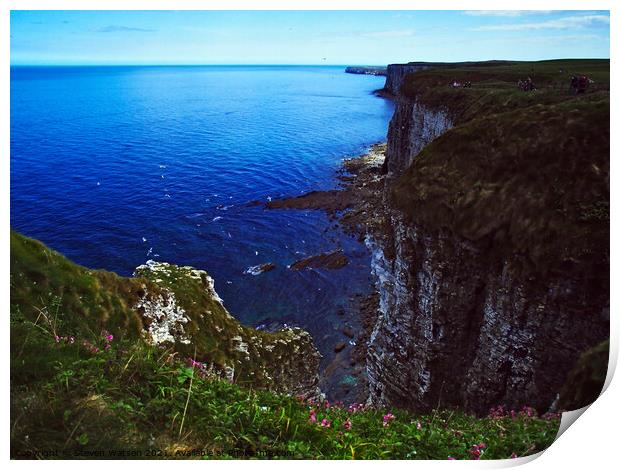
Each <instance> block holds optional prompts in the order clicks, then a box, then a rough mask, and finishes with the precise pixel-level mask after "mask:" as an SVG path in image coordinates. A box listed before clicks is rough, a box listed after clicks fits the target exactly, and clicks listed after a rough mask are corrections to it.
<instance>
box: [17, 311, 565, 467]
mask: <svg viewBox="0 0 620 470" xmlns="http://www.w3.org/2000/svg"><path fill="white" fill-rule="evenodd" d="M11 335H12V340H11V354H12V360H11V455H12V457H13V458H24V457H30V458H32V457H36V458H87V457H88V458H113V457H114V456H113V455H111V454H110V452H111V451H120V450H122V451H125V452H127V454H124V456H123V457H125V458H126V457H131V456H133V457H138V458H139V457H141V458H309V459H315V458H316V459H319V458H320V459H351V458H356V459H364V458H366V459H371V458H382V459H390V458H399V459H447V458H449V457H453V458H457V459H470V458H472V454H471V453H470V451H472V447H473V446H474V445H479V444H481V443H484V444H485V449H483V452H482V455H481V458H482V459H502V458H509V457H510V456H511V455H512V454H513V453H514V454H516V455H518V456H523V455H528V454H531V453H535V452H538V451H540V450H543V449H545V448H546V447H547V446H549V445H550V444H551V443H552V441H553V439H554V437H555V435H556V433H557V429H558V425H559V420H558V418H557V417H545V418H544V419H543V418H538V417H535V416H527V414H525V413H521V414H519V413H517V414H515V416H514V417H511V416H510V415H506V416H502V417H495V418H491V417H486V418H476V417H473V416H469V415H467V414H464V413H462V412H459V411H449V410H443V411H437V412H435V413H433V414H430V415H424V416H418V415H414V414H410V413H407V412H404V411H400V410H389V411H390V412H391V413H393V414H394V416H395V418H394V419H393V420H391V421H390V422H389V425H388V426H384V425H383V421H384V419H383V417H384V415H385V414H386V413H387V410H380V409H363V410H360V411H357V412H354V413H350V412H349V411H348V410H347V408H346V407H340V406H338V405H332V406H331V407H329V408H326V406H325V402H323V403H322V404H317V403H313V402H307V401H303V400H302V399H299V398H294V397H291V396H288V395H282V394H275V393H271V392H266V391H256V390H251V389H248V388H244V387H240V386H237V385H234V384H230V383H228V382H225V381H222V380H219V379H217V378H215V377H212V376H210V375H209V374H202V373H198V371H197V369H194V368H192V367H189V366H188V365H187V363H185V362H183V361H181V360H180V359H179V358H178V356H177V355H175V354H174V352H173V351H172V349H164V348H155V347H152V346H148V345H146V344H144V343H143V342H141V341H135V340H134V341H132V340H129V339H124V340H121V341H117V340H116V339H114V340H113V341H112V342H111V343H110V344H111V347H110V348H109V349H107V350H106V349H104V347H103V346H104V345H105V344H106V341H105V340H104V339H103V338H99V339H97V338H89V340H90V341H92V342H93V343H95V344H98V345H99V346H100V351H99V352H97V353H93V352H90V351H89V349H88V348H85V347H84V346H82V344H81V342H82V338H75V342H74V344H69V343H68V342H65V341H62V340H61V341H60V342H59V343H56V342H55V340H54V338H53V335H52V333H51V331H47V330H46V329H45V328H42V327H40V326H38V325H35V324H34V323H33V322H31V321H29V320H27V319H25V318H23V316H20V315H13V317H12V319H11ZM311 409H314V410H315V412H316V415H317V419H318V421H317V423H312V422H310V420H309V417H310V414H309V413H310V410H311ZM323 419H327V420H329V422H330V427H328V428H327V427H322V426H321V425H320V423H321V421H322V420H323ZM346 420H350V422H351V428H350V429H348V430H347V429H345V428H344V423H345V422H346ZM418 423H419V424H418Z"/></svg>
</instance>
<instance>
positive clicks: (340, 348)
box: [334, 342, 347, 353]
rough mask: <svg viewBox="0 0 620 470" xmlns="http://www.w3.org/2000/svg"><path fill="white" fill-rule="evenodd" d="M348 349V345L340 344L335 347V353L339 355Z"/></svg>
mask: <svg viewBox="0 0 620 470" xmlns="http://www.w3.org/2000/svg"><path fill="white" fill-rule="evenodd" d="M346 347H347V343H342V342H340V343H338V344H337V345H336V346H334V352H337V353H338V352H340V351H342V350H343V349H344V348H346Z"/></svg>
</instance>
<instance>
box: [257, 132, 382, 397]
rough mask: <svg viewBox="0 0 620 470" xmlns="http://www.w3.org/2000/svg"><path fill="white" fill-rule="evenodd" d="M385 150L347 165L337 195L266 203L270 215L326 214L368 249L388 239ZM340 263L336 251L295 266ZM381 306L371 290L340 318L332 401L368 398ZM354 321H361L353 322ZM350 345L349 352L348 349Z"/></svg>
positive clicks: (327, 388)
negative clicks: (370, 353)
mask: <svg viewBox="0 0 620 470" xmlns="http://www.w3.org/2000/svg"><path fill="white" fill-rule="evenodd" d="M386 148H387V144H386V143H376V144H373V145H372V146H371V147H370V149H369V150H368V152H366V153H364V154H362V155H360V156H357V157H352V158H349V159H346V160H344V161H343V163H342V166H341V168H340V169H339V170H338V173H337V175H336V179H337V180H338V181H339V186H338V188H337V189H332V190H327V191H311V192H308V193H305V194H302V195H301V196H297V197H291V198H283V199H274V200H272V201H269V202H268V203H266V204H265V207H266V208H267V209H270V210H276V209H299V210H322V211H325V212H326V213H327V214H328V215H329V216H330V217H331V218H333V219H334V220H335V221H336V222H337V224H338V225H339V226H340V227H341V228H342V230H343V231H344V232H345V233H347V234H349V235H351V236H355V237H356V238H357V239H358V240H359V241H360V242H361V243H365V244H366V246H369V244H368V243H367V240H368V236H369V234H370V235H371V236H372V237H373V238H381V237H384V236H386V233H385V231H384V227H385V224H386V222H387V221H386V220H385V217H384V215H383V214H385V211H384V210H382V208H383V188H384V180H385V175H384V172H383V167H384V161H385V151H386ZM342 257H344V254H342V253H341V252H338V251H336V252H332V253H328V254H321V255H317V256H315V257H312V258H309V259H308V260H301V261H298V262H297V263H296V264H300V263H302V262H304V261H308V263H304V264H309V265H310V266H312V264H311V262H312V261H313V260H316V259H317V258H318V259H319V260H321V261H324V259H323V258H326V259H328V260H333V262H334V263H333V264H334V265H335V266H339V265H340V264H342V263H344V260H343V258H342ZM345 259H346V258H345ZM292 267H293V266H291V268H292ZM302 267H305V265H304V266H302ZM322 267H330V265H329V264H328V265H327V266H322ZM332 267H333V266H332ZM298 269H300V267H298ZM378 302H379V293H378V292H377V291H376V289H375V288H374V286H373V290H372V292H371V293H370V294H368V295H365V296H363V295H359V296H356V297H355V298H353V299H351V308H350V309H348V310H347V311H346V312H345V310H344V309H343V310H342V311H340V312H338V314H339V316H341V317H342V318H343V326H342V328H341V333H342V334H343V340H342V341H341V342H339V343H337V344H336V346H335V347H334V352H335V356H334V358H333V360H332V361H331V362H330V363H329V364H328V365H327V366H326V367H325V370H324V371H323V374H322V377H321V389H322V390H323V391H324V392H327V394H328V396H330V397H331V399H332V400H342V401H347V402H365V401H366V400H367V398H368V380H367V376H366V354H367V343H368V341H369V339H370V334H371V332H372V329H373V327H374V325H375V323H376V318H377V310H378ZM352 319H355V320H357V321H350V320H352ZM352 323H357V324H358V326H357V328H353V327H352V325H351V324H352ZM349 345H350V346H351V347H348V346H349Z"/></svg>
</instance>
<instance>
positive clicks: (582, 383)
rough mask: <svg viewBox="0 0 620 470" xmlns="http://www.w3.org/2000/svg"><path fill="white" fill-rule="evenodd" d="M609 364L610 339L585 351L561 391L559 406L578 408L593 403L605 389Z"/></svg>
mask: <svg viewBox="0 0 620 470" xmlns="http://www.w3.org/2000/svg"><path fill="white" fill-rule="evenodd" d="M608 366H609V340H607V341H603V342H602V343H601V344H599V345H597V346H595V347H593V348H591V349H589V350H587V351H586V352H584V353H583V354H582V355H581V357H580V358H579V361H577V364H576V365H575V368H574V369H573V370H572V371H571V373H570V374H569V376H568V378H567V379H566V383H565V384H564V387H563V388H562V391H561V392H560V400H559V402H558V408H559V409H561V410H578V409H579V408H583V407H584V406H588V405H590V404H592V403H593V402H594V401H595V400H596V399H597V398H598V396H599V395H600V394H601V391H602V390H603V385H604V384H605V378H606V377H607V368H608Z"/></svg>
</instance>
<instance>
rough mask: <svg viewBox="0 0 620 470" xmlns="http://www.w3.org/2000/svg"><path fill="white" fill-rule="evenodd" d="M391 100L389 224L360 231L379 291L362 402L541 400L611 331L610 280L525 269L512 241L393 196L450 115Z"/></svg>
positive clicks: (392, 85) (391, 82)
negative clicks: (495, 247) (463, 229)
mask: <svg viewBox="0 0 620 470" xmlns="http://www.w3.org/2000/svg"><path fill="white" fill-rule="evenodd" d="M419 70H421V68H420V67H418V66H417V65H390V66H388V75H387V80H386V86H385V88H386V90H389V91H391V92H393V93H397V92H398V90H399V89H400V86H401V84H402V82H403V80H404V78H405V77H406V76H407V74H409V73H411V72H417V71H419ZM396 106H397V107H396V111H395V113H394V116H393V118H392V121H391V122H390V126H389V133H388V146H387V154H386V163H385V165H384V171H385V172H386V173H387V174H388V178H386V180H385V181H386V183H385V184H386V187H385V190H384V205H385V207H384V211H385V212H386V213H387V214H388V216H387V219H388V224H387V230H385V232H384V233H382V234H381V236H378V235H377V234H374V236H369V237H368V238H367V244H368V246H369V247H370V248H371V250H372V252H373V258H372V271H373V274H374V276H375V279H376V284H377V290H378V292H379V293H380V302H379V309H378V310H379V311H378V315H377V320H376V323H375V325H374V328H373V331H372V333H371V335H370V339H369V341H368V349H367V350H368V352H367V372H368V381H369V402H370V403H371V404H375V405H380V406H397V407H403V408H410V409H413V410H416V411H424V410H429V409H431V408H434V407H438V406H459V407H464V408H466V409H469V410H472V411H475V412H478V413H485V412H487V411H488V410H489V409H490V408H491V407H493V406H495V405H500V404H501V405H505V406H508V407H509V408H519V407H521V406H523V405H529V406H534V407H536V408H538V409H539V411H546V410H547V409H549V407H550V406H551V405H552V403H554V402H557V397H558V393H559V392H560V390H561V389H562V386H563V384H564V382H565V381H566V378H567V376H568V374H569V372H570V370H571V369H572V368H573V367H574V365H575V363H576V361H577V360H578V358H579V357H580V354H581V353H582V352H583V351H585V350H587V349H588V348H591V347H592V346H594V345H596V344H598V343H599V342H600V341H602V340H604V339H605V338H607V337H608V335H609V296H608V291H606V289H605V287H604V286H603V287H602V288H600V289H599V288H593V287H592V284H591V282H592V280H591V279H590V280H584V278H583V276H581V277H580V275H576V274H575V272H571V273H569V270H568V268H567V270H566V272H562V271H561V270H555V271H553V272H545V273H544V274H541V273H538V272H537V271H536V270H531V269H530V270H526V269H522V267H523V265H524V264H527V261H526V260H524V254H523V253H520V252H519V251H518V250H513V251H510V250H506V252H502V255H501V256H491V254H490V251H489V240H488V239H487V240H473V239H468V238H466V237H464V236H462V234H459V233H455V231H453V230H450V229H447V228H441V224H438V226H435V227H430V226H428V225H426V224H425V223H422V222H420V221H419V220H417V217H416V214H415V211H409V212H407V213H405V212H403V211H402V210H401V209H402V208H396V207H394V205H393V204H392V200H391V197H392V191H393V189H394V187H395V185H396V184H397V180H398V179H399V177H401V175H403V174H404V173H405V171H406V170H407V169H408V168H410V167H411V165H412V163H413V162H414V161H415V159H416V157H417V156H418V154H419V152H420V151H422V150H423V149H424V148H425V147H426V146H427V145H428V144H429V143H430V142H431V141H433V140H434V139H435V138H437V137H438V136H441V135H443V134H445V133H446V132H447V131H448V130H449V129H451V128H452V127H453V126H455V124H454V123H455V120H454V119H453V118H452V116H451V114H450V110H449V109H448V108H442V107H441V106H436V105H435V106H432V107H429V106H425V105H424V103H423V102H421V101H419V100H417V99H415V98H408V97H405V96H402V95H401V96H397V97H396ZM499 142H500V141H499V140H498V141H494V142H493V143H492V145H494V146H497V145H498V143H499ZM425 158H432V156H429V155H425ZM481 171H482V170H481ZM431 177H432V176H431ZM431 186H432V185H431ZM515 197H516V195H515ZM440 216H441V215H440V214H437V217H440ZM446 225H447V226H449V224H448V223H446ZM438 227H439V228H438ZM540 235H541V237H543V236H544V234H542V233H541V234H540ZM604 265H605V263H604V261H603V262H602V266H603V269H605V268H604ZM567 266H570V262H569V264H568V265H567ZM607 270H608V266H607ZM603 278H604V276H603ZM605 292H607V294H605Z"/></svg>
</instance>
